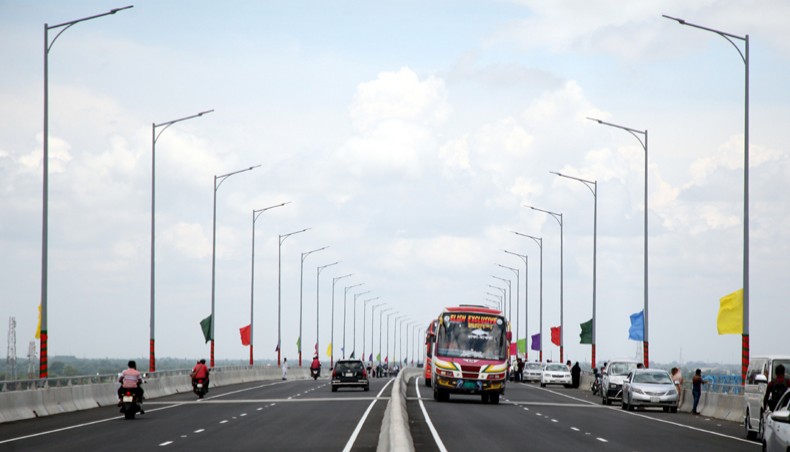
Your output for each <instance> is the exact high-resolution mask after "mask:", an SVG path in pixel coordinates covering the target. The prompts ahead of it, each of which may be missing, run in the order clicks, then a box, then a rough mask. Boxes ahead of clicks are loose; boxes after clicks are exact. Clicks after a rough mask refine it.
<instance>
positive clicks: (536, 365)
mask: <svg viewBox="0 0 790 452" xmlns="http://www.w3.org/2000/svg"><path fill="white" fill-rule="evenodd" d="M526 368H527V369H530V370H538V369H542V368H543V364H541V363H527V365H526Z"/></svg>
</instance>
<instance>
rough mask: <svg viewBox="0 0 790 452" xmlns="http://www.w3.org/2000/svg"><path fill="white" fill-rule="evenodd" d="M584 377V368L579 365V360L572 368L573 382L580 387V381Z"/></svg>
mask: <svg viewBox="0 0 790 452" xmlns="http://www.w3.org/2000/svg"><path fill="white" fill-rule="evenodd" d="M581 379H582V368H581V366H579V361H576V364H574V365H573V367H572V368H571V383H572V386H573V387H574V388H578V387H579V382H580V381H581Z"/></svg>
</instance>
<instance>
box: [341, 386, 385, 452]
mask: <svg viewBox="0 0 790 452" xmlns="http://www.w3.org/2000/svg"><path fill="white" fill-rule="evenodd" d="M393 381H395V380H393V379H390V381H388V382H387V384H385V385H384V387H383V388H381V391H379V393H378V394H376V398H375V399H373V401H372V402H370V405H368V409H367V410H365V414H363V415H362V419H360V420H359V423H358V424H357V427H356V428H355V429H354V432H353V433H351V438H349V439H348V442H347V443H346V447H344V448H343V452H349V451H350V450H351V448H352V447H353V446H354V441H356V440H357V436H358V435H359V432H360V430H362V425H363V424H365V419H367V418H368V414H370V410H372V409H373V405H375V404H376V402H377V401H378V400H379V397H381V393H383V392H384V390H385V389H387V386H389V385H390V383H392V382H393Z"/></svg>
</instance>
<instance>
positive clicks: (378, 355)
mask: <svg viewBox="0 0 790 452" xmlns="http://www.w3.org/2000/svg"><path fill="white" fill-rule="evenodd" d="M376 361H381V353H376Z"/></svg>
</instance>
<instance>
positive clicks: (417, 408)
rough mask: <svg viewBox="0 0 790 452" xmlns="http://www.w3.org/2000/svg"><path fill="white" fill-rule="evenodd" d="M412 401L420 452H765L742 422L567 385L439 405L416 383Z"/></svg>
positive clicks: (528, 387) (518, 386)
mask: <svg viewBox="0 0 790 452" xmlns="http://www.w3.org/2000/svg"><path fill="white" fill-rule="evenodd" d="M406 396H407V412H408V414H409V421H410V430H411V434H412V437H413V439H414V444H415V449H416V450H417V451H443V450H447V451H467V450H529V451H533V450H534V451H564V450H606V451H610V450H611V451H629V452H630V451H661V452H667V451H673V452H675V451H697V450H715V451H758V450H760V445H759V444H758V443H755V442H751V441H746V440H745V439H744V431H743V427H742V426H741V425H739V424H738V423H735V422H726V421H720V420H716V419H710V418H705V417H702V416H692V415H690V414H686V413H664V412H663V411H662V410H660V409H657V410H656V409H647V410H637V411H634V412H628V411H624V410H622V409H621V408H620V406H619V405H614V406H604V405H602V404H601V401H600V398H597V397H596V398H593V397H592V396H591V394H590V393H589V391H582V390H579V389H566V388H564V387H562V386H551V387H548V388H545V389H543V388H540V387H539V385H537V384H522V383H510V384H509V385H508V387H507V390H506V393H505V397H504V398H503V399H502V400H501V402H500V404H499V405H483V404H482V403H481V402H480V397H479V396H466V395H454V394H453V395H451V396H450V400H449V402H435V401H434V400H433V392H432V389H431V388H428V387H426V386H425V385H424V380H423V379H422V378H419V380H417V379H416V378H412V379H411V380H410V381H409V384H408V390H407V393H406ZM432 429H433V430H434V431H435V434H434V433H433V432H432V431H431V430H432Z"/></svg>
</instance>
